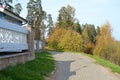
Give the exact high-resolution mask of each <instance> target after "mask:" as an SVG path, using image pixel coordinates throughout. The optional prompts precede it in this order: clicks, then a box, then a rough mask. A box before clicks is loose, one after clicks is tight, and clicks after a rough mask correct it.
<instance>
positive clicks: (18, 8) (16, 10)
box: [15, 3, 22, 14]
mask: <svg viewBox="0 0 120 80" xmlns="http://www.w3.org/2000/svg"><path fill="white" fill-rule="evenodd" d="M21 11H22V6H21V4H20V3H17V4H16V5H15V13H16V14H20V12H21Z"/></svg>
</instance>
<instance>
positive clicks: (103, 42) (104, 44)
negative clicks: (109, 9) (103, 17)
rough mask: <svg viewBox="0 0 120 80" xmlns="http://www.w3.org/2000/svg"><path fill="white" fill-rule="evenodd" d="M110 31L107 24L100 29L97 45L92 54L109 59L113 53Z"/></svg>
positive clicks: (113, 43) (113, 41)
mask: <svg viewBox="0 0 120 80" xmlns="http://www.w3.org/2000/svg"><path fill="white" fill-rule="evenodd" d="M111 32H112V29H111V26H110V24H109V23H106V24H104V25H102V26H101V28H100V35H99V36H97V44H96V47H95V49H94V52H93V54H94V55H98V56H102V57H104V58H105V59H109V58H110V56H111V54H112V53H113V52H114V51H115V49H114V47H115V40H114V38H113V37H112V35H111Z"/></svg>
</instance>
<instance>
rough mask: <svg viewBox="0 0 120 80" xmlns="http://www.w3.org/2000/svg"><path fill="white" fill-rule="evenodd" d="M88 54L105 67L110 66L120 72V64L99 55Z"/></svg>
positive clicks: (114, 70)
mask: <svg viewBox="0 0 120 80" xmlns="http://www.w3.org/2000/svg"><path fill="white" fill-rule="evenodd" d="M87 56H89V57H92V58H93V59H95V60H96V62H97V63H99V64H101V65H103V66H105V67H108V68H110V69H111V70H112V71H113V72H116V73H119V74H120V66H118V65H116V64H114V63H111V62H110V61H106V60H104V59H102V58H100V57H98V56H92V55H89V54H87Z"/></svg>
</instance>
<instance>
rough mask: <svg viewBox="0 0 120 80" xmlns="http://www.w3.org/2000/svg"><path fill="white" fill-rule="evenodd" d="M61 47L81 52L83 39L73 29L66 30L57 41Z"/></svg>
mask: <svg viewBox="0 0 120 80" xmlns="http://www.w3.org/2000/svg"><path fill="white" fill-rule="evenodd" d="M59 46H60V48H61V49H64V50H67V51H76V52H81V51H82V50H83V39H82V37H81V35H80V34H79V33H77V32H75V31H72V30H67V32H66V34H65V35H64V37H63V38H62V40H61V41H60V43H59Z"/></svg>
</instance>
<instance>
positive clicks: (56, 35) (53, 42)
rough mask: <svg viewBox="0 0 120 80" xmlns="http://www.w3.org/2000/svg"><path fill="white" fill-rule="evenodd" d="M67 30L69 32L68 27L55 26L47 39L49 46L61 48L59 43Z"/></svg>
mask: <svg viewBox="0 0 120 80" xmlns="http://www.w3.org/2000/svg"><path fill="white" fill-rule="evenodd" d="M66 32H67V30H66V29H63V28H54V29H53V32H52V33H51V34H50V36H49V38H48V39H47V43H48V46H49V47H50V48H53V49H59V46H58V44H59V42H60V41H61V39H62V38H63V36H64V34H65V33H66Z"/></svg>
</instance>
